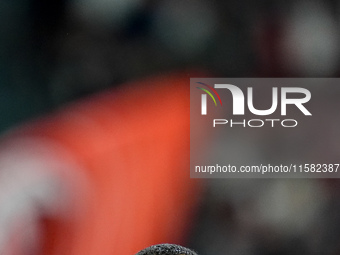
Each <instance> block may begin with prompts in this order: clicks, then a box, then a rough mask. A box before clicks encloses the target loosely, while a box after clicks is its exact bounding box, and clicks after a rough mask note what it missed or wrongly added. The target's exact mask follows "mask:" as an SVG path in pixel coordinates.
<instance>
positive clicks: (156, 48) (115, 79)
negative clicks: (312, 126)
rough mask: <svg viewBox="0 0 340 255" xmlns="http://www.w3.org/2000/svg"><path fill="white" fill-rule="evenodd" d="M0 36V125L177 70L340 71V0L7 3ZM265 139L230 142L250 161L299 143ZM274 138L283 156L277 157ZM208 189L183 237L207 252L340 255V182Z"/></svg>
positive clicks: (330, 140)
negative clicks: (190, 227)
mask: <svg viewBox="0 0 340 255" xmlns="http://www.w3.org/2000/svg"><path fill="white" fill-rule="evenodd" d="M0 33H1V36H0V131H2V132H5V131H7V130H9V129H10V128H12V127H14V126H17V125H19V124H20V123H23V122H25V121H27V120H29V119H32V118H35V117H37V116H41V115H43V114H45V115H46V114H49V113H50V112H52V111H54V110H56V109H59V108H60V107H63V106H64V105H65V103H68V102H71V101H74V100H76V99H78V98H85V97H86V96H88V95H91V94H93V93H95V92H98V91H103V90H105V89H108V88H113V87H116V88H117V87H120V86H122V85H121V84H124V83H126V82H130V81H132V80H139V79H143V78H145V77H149V76H152V75H155V74H161V73H170V72H172V71H178V70H180V71H182V72H186V71H188V72H189V71H191V70H202V71H204V72H207V73H209V75H210V76H211V77H338V76H339V74H340V1H338V0H285V1H284V0H277V1H271V0H258V1H251V0H229V1H223V0H211V1H208V0H185V1H183V0H171V1H166V0H158V1H156V0H112V1H110V0H50V1H42V0H2V1H0ZM188 84H189V83H188ZM339 93H340V92H339V90H336V91H335V94H334V93H333V92H329V94H330V95H332V96H333V97H335V98H337V96H338V95H340V94H339ZM325 94H327V93H325ZM322 103H324V104H326V103H327V98H326V97H325V98H324V102H322ZM339 104H340V103H339ZM339 104H336V105H334V107H335V109H334V111H332V112H329V113H328V114H329V116H328V117H331V114H338V112H337V109H339V106H340V105H339ZM325 118H327V116H325ZM338 124H339V123H335V124H334V125H333V126H332V129H330V132H329V134H320V136H319V137H315V141H316V145H318V143H317V142H318V141H319V139H321V137H323V138H325V139H326V140H327V142H326V143H323V144H326V145H327V146H325V147H320V149H319V151H318V152H319V153H324V154H325V158H326V159H327V155H332V157H333V156H337V155H339V154H340V147H339V144H340V140H339V139H340V138H339V137H338V131H337V128H338V127H339V125H338ZM261 135H262V136H258V137H254V136H251V137H250V136H244V140H242V141H240V140H237V141H235V140H233V138H232V137H231V138H230V140H231V143H230V144H233V145H235V146H236V145H237V143H242V144H243V146H244V147H246V148H248V150H247V151H245V152H244V153H245V155H246V158H256V159H262V158H265V157H269V156H272V157H278V158H279V159H282V158H285V157H286V156H287V155H286V154H285V153H287V151H288V149H287V148H289V146H292V145H293V144H294V138H288V139H284V138H282V137H271V138H270V139H266V140H265V139H264V134H261ZM266 135H268V134H266ZM269 136H270V134H269ZM304 137H305V139H306V141H308V142H310V144H309V145H308V146H309V147H313V146H315V143H314V142H311V141H310V139H314V138H313V137H310V136H304ZM262 139H263V140H262ZM258 140H262V141H261V145H259V146H254V144H257V145H258V144H259V143H258ZM277 144H280V146H281V152H282V154H280V155H271V150H270V148H271V146H276V145H277ZM320 144H321V143H320ZM235 157H237V155H235ZM240 160H241V159H240ZM188 171H189V170H188ZM204 188H205V189H204V192H203V194H202V197H201V199H200V207H199V210H198V211H197V213H196V217H195V224H194V227H193V229H192V230H191V236H190V238H189V239H188V244H189V245H191V247H192V248H194V249H195V250H197V251H198V253H199V254H201V255H210V254H211V255H212V254H214V255H220V254H221V255H222V254H230V255H233V254H245V255H248V254H249V255H257V254H265V255H271V254H278V255H280V254H300V255H301V254H340V197H339V194H340V193H339V191H340V183H339V182H338V180H315V179H313V180H312V179H278V180H276V179H263V180H254V179H242V180H235V179H223V180H206V182H205V184H204ZM0 206H1V205H0Z"/></svg>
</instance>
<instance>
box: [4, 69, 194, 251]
mask: <svg viewBox="0 0 340 255" xmlns="http://www.w3.org/2000/svg"><path fill="white" fill-rule="evenodd" d="M189 78H190V77H189V76H187V75H173V76H163V77H156V78H152V79H146V80H144V81H141V82H136V83H131V84H127V85H126V86H124V87H122V88H120V89H118V90H112V91H106V92H103V93H100V94H97V95H95V96H92V97H89V98H87V99H84V100H82V101H80V102H76V103H74V104H72V105H69V106H68V107H66V108H65V109H63V110H61V111H59V112H58V113H56V114H54V115H53V116H50V117H48V118H43V119H41V120H38V121H36V122H34V123H30V124H28V125H25V126H24V127H21V128H19V129H17V130H16V131H14V132H12V133H11V134H10V135H9V136H8V137H7V138H6V142H3V144H6V143H11V142H12V141H14V140H16V141H17V140H20V139H21V138H27V137H29V138H30V139H33V140H34V139H38V140H44V141H47V143H49V142H50V143H54V144H58V147H59V148H63V150H64V151H67V154H68V156H69V157H70V158H72V160H74V161H75V162H76V163H77V165H78V166H81V167H78V168H74V169H72V170H71V171H80V172H81V173H80V175H82V176H83V178H84V180H86V185H83V190H79V188H78V190H75V191H74V192H72V193H73V194H70V196H73V197H74V199H73V200H72V201H74V204H73V206H71V208H78V209H75V210H74V211H71V212H69V215H68V217H66V218H65V217H60V218H58V217H47V216H43V217H42V219H43V220H41V229H42V231H43V234H42V236H43V241H42V244H43V254H51V255H52V254H53V255H54V254H69V255H80V254H81V255H98V254H101V255H106V254H120V255H124V254H127V255H128V254H129V255H131V254H134V253H136V252H137V251H139V250H141V249H142V248H144V247H146V246H150V245H152V244H156V243H162V242H167V243H183V241H184V240H185V237H186V235H187V234H188V233H187V231H188V227H189V224H190V217H191V216H192V213H193V211H194V208H195V204H196V202H197V198H198V196H199V194H198V191H199V185H198V182H197V181H196V180H192V179H190V177H189V176H190V173H189V127H190V123H189V122H190V118H189V83H190V79H189ZM3 147H5V148H6V146H5V145H3ZM53 153H54V154H55V158H56V159H57V160H61V161H62V160H64V159H65V157H64V156H63V155H62V154H59V155H58V152H57V150H56V151H55V152H53ZM42 156H43V155H42ZM65 160H66V159H65ZM77 187H78V186H75V187H74V189H76V188H77ZM80 205H81V206H80ZM0 248H1V247H0Z"/></svg>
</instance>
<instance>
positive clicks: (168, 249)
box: [136, 243, 197, 255]
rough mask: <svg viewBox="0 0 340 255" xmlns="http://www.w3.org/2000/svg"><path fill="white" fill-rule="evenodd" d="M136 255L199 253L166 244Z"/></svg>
mask: <svg viewBox="0 0 340 255" xmlns="http://www.w3.org/2000/svg"><path fill="white" fill-rule="evenodd" d="M136 255H197V253H196V252H194V251H192V250H190V249H188V248H185V247H183V246H180V245H177V244H167V243H165V244H157V245H152V246H150V247H148V248H145V249H144V250H141V251H140V252H138V253H137V254H136Z"/></svg>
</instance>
